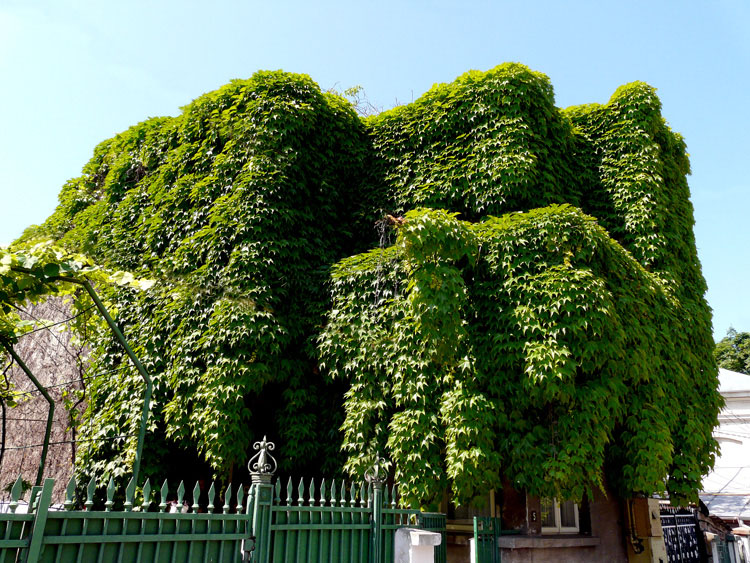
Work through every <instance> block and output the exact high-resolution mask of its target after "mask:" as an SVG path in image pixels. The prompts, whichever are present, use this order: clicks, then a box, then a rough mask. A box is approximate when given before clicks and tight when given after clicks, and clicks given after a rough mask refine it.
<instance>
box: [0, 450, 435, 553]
mask: <svg viewBox="0 0 750 563" xmlns="http://www.w3.org/2000/svg"><path fill="white" fill-rule="evenodd" d="M258 444H259V445H260V448H258V447H256V449H260V451H259V453H258V454H257V455H256V457H255V458H253V460H251V462H250V468H251V477H252V483H251V484H250V486H249V487H247V489H246V487H244V486H239V487H237V488H236V492H234V491H233V487H232V486H231V485H230V486H228V487H227V488H226V490H224V491H222V493H221V494H220V495H219V494H217V489H216V487H215V485H214V484H211V486H210V488H209V489H208V490H207V491H204V490H201V488H200V486H199V484H198V483H196V484H195V486H194V487H193V489H192V493H191V494H189V495H188V496H186V489H185V486H184V484H183V483H180V484H179V486H178V487H177V489H176V490H173V491H171V492H170V489H169V487H168V484H167V482H164V484H163V485H162V486H161V488H159V489H158V490H152V487H151V485H150V482H149V481H148V480H147V481H146V482H145V484H144V486H143V487H142V488H141V489H140V490H139V491H136V487H135V481H133V480H131V482H130V483H129V484H128V486H127V488H126V490H125V491H124V496H122V497H120V498H119V500H118V497H117V495H116V490H115V486H114V483H113V481H112V480H111V479H110V480H109V482H108V483H107V485H106V486H99V487H98V486H97V484H96V483H95V482H94V481H93V480H91V481H90V482H89V483H88V484H87V486H86V487H84V488H83V490H82V491H81V492H82V496H81V497H80V498H77V497H76V489H77V483H76V482H75V480H74V479H71V481H70V482H69V483H68V486H67V488H66V493H65V500H64V502H62V503H60V504H59V505H55V504H53V503H52V491H53V488H54V480H53V479H46V480H45V481H44V484H43V486H41V487H34V488H32V490H31V493H30V495H29V500H28V504H27V505H25V506H26V509H27V510H28V512H27V513H21V509H22V507H23V506H24V504H23V502H22V501H23V499H22V497H23V488H22V480H21V479H20V477H19V479H18V480H17V481H16V483H15V485H14V486H13V488H12V489H11V497H10V498H11V500H10V503H9V504H8V505H6V506H5V507H4V508H5V510H4V511H3V512H0V563H6V562H13V563H48V562H49V563H72V562H76V563H81V562H89V561H91V562H109V561H113V562H115V561H116V562H118V563H141V562H142V563H146V562H149V563H150V562H156V563H161V562H170V563H174V562H190V563H192V562H203V563H207V562H209V561H210V562H220V563H224V562H227V563H229V562H232V563H234V562H240V561H251V562H253V563H282V562H283V563H324V562H325V563H328V562H332V563H336V562H341V563H344V562H349V563H392V562H393V558H394V546H393V539H394V535H395V531H396V530H397V529H398V528H400V527H403V526H409V527H415V528H422V529H425V530H430V531H437V532H440V533H442V534H443V538H445V515H444V514H432V513H421V512H419V511H418V510H409V509H403V508H399V507H398V490H397V488H396V487H395V486H393V487H390V488H389V487H386V486H385V485H384V481H383V479H382V477H381V476H380V475H378V471H375V476H374V478H372V476H371V478H369V479H368V482H367V483H363V484H360V485H358V486H357V485H354V484H351V483H350V484H348V485H347V484H346V483H344V482H341V481H339V482H329V483H326V482H325V481H323V480H321V481H319V482H318V483H319V484H317V483H316V482H315V481H314V480H312V479H311V480H309V481H307V482H305V480H304V479H300V480H299V481H298V482H297V483H296V484H295V483H294V482H293V481H292V479H289V480H288V481H287V484H286V487H284V488H282V486H281V484H280V483H279V482H278V481H277V482H276V483H275V484H274V483H273V482H272V474H273V471H275V461H273V459H272V458H270V456H268V454H267V450H268V449H273V447H272V446H273V445H272V444H270V443H267V442H265V440H264V441H263V442H259V443H258ZM258 444H256V446H257V445H258ZM258 456H260V457H258ZM254 460H257V461H256V462H255V463H254ZM271 462H273V465H272V464H271ZM272 470H273V471H272ZM282 489H283V491H282ZM246 490H247V494H246ZM136 493H138V495H137V496H138V500H137V501H136ZM282 493H283V494H282ZM154 497H158V498H154ZM199 499H202V501H201V503H199ZM188 501H190V502H188ZM436 561H437V562H439V563H445V544H444V542H443V545H442V546H441V548H440V549H439V550H438V551H437V553H436Z"/></svg>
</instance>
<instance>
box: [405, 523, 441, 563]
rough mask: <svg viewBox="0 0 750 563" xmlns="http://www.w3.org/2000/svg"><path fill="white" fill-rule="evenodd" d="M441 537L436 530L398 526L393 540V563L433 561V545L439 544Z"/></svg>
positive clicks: (430, 562) (432, 562)
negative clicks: (428, 530)
mask: <svg viewBox="0 0 750 563" xmlns="http://www.w3.org/2000/svg"><path fill="white" fill-rule="evenodd" d="M442 539H443V538H442V536H441V535H440V534H439V533H438V532H427V531H425V530H419V529H417V528H399V529H398V530H396V538H395V541H394V549H395V553H394V559H393V563H434V561H435V546H438V545H440V543H441V542H442Z"/></svg>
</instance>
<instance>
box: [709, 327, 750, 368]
mask: <svg viewBox="0 0 750 563" xmlns="http://www.w3.org/2000/svg"><path fill="white" fill-rule="evenodd" d="M714 358H716V363H717V364H718V365H719V367H720V368H724V369H728V370H730V371H736V372H739V373H746V374H747V375H750V332H737V331H736V330H734V329H733V328H730V329H729V331H728V332H727V335H726V336H725V337H724V338H722V339H721V340H719V342H717V343H716V349H715V350H714Z"/></svg>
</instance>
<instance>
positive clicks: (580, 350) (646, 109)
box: [320, 65, 721, 505]
mask: <svg viewBox="0 0 750 563" xmlns="http://www.w3.org/2000/svg"><path fill="white" fill-rule="evenodd" d="M369 124H370V126H371V128H372V135H373V139H374V146H375V148H376V150H377V154H378V157H379V158H378V160H379V162H380V165H381V167H382V170H383V172H382V174H381V176H380V177H381V178H382V179H383V182H384V188H382V191H383V192H384V193H388V194H389V195H390V197H391V199H392V201H393V202H394V205H395V206H396V207H397V209H398V210H399V211H407V210H409V209H414V207H416V206H427V207H430V208H433V209H435V210H436V211H426V210H423V211H421V212H416V211H412V212H410V213H407V214H406V222H405V223H404V227H402V228H401V229H400V231H399V234H398V241H397V243H396V244H395V245H394V246H393V247H389V248H387V249H385V250H383V251H382V252H379V251H375V252H371V253H368V254H364V255H361V256H358V257H353V258H350V259H348V260H346V261H343V262H342V263H340V264H339V265H338V266H337V268H336V271H335V274H334V284H333V291H334V304H333V308H332V311H331V313H330V314H329V323H328V326H327V327H326V330H325V332H324V334H323V335H322V336H321V339H320V351H321V356H322V361H323V363H324V364H325V365H326V367H327V368H328V369H329V370H330V371H331V373H332V374H333V375H334V376H336V377H341V378H342V379H345V380H349V381H351V382H352V386H351V388H350V390H349V392H348V394H347V402H346V405H347V417H346V420H345V424H344V427H343V428H344V431H345V447H346V449H347V451H348V453H349V462H348V467H349V468H350V469H351V470H354V471H360V470H361V469H362V466H363V465H365V464H366V463H367V460H369V459H371V458H372V456H373V455H374V452H375V451H376V450H381V451H386V452H388V454H389V456H390V458H391V459H392V460H393V462H394V466H395V468H396V474H397V477H398V479H399V480H400V481H401V482H402V483H405V484H406V487H405V489H406V490H408V493H409V500H410V502H412V503H416V504H423V505H424V504H429V503H430V502H431V501H432V500H433V499H435V498H436V497H437V496H438V495H439V494H440V491H441V490H442V489H443V488H444V486H445V484H446V483H451V484H452V487H453V492H454V496H455V497H456V498H458V499H459V500H466V499H469V498H471V497H472V496H473V495H474V494H475V493H477V492H479V491H481V490H482V489H483V487H486V486H496V487H497V486H499V484H500V477H501V475H502V476H504V477H506V478H508V479H510V480H511V482H513V483H515V484H516V485H519V486H521V487H523V488H526V489H528V490H530V491H532V492H534V493H538V494H543V495H550V496H561V497H572V498H580V496H581V495H582V494H583V492H584V491H585V490H586V488H587V487H591V486H592V485H595V484H597V483H601V481H602V479H603V478H604V477H606V478H607V479H608V481H609V482H610V483H611V484H612V485H613V486H615V487H616V488H617V489H618V490H619V491H620V492H622V493H623V494H628V493H630V492H633V491H641V492H645V493H652V492H660V491H664V490H665V489H666V490H668V491H669V492H670V493H671V494H672V495H673V496H675V497H678V498H682V497H686V496H694V494H695V491H696V490H697V489H698V488H699V484H700V476H701V474H703V473H705V472H706V471H707V470H708V468H709V467H710V466H711V463H712V460H713V455H714V453H715V448H716V446H715V443H714V441H713V439H712V438H711V429H712V427H713V426H714V424H715V423H716V416H717V413H718V409H719V405H720V403H721V400H720V397H719V395H718V393H717V391H716V385H717V383H716V368H715V366H714V364H713V362H712V358H711V349H712V342H711V322H710V313H709V310H708V307H707V306H706V303H705V301H704V299H703V293H704V292H705V282H704V280H703V278H702V275H701V272H700V265H699V263H698V260H697V255H696V250H695V243H694V238H693V233H692V225H693V216H692V207H691V204H690V202H689V199H688V197H689V193H688V188H687V183H686V179H685V175H686V174H687V173H688V171H689V165H688V161H687V156H686V153H685V145H684V142H683V141H682V139H681V137H680V136H679V135H676V134H674V133H673V132H672V131H670V129H669V128H668V127H667V126H666V124H665V123H664V120H663V118H662V117H661V115H660V104H659V101H658V99H657V97H656V95H655V93H654V91H653V89H652V88H650V87H649V86H647V85H645V84H643V83H633V84H629V85H627V86H624V87H622V88H620V89H619V90H618V91H617V92H615V94H614V95H613V97H612V99H611V100H610V101H609V103H608V104H606V105H603V106H599V105H589V106H581V107H574V108H570V109H568V110H565V111H560V110H558V109H557V108H555V107H554V100H553V98H552V88H551V87H550V85H549V83H548V81H547V79H546V77H544V76H543V75H540V74H538V73H534V72H531V71H529V70H528V69H526V68H525V67H523V66H520V65H502V66H500V67H497V68H496V69H493V70H491V71H489V72H487V73H477V72H470V73H467V74H466V75H464V76H461V77H459V78H458V79H457V80H456V82H454V83H452V84H447V85H438V86H435V87H434V88H433V89H432V90H431V91H430V92H428V93H427V94H425V95H424V96H423V97H422V98H420V99H419V100H417V101H416V102H415V103H413V104H411V105H409V106H405V107H402V108H396V109H395V110H392V111H390V112H386V113H384V114H381V115H379V116H377V117H375V118H373V119H372V120H370V121H369ZM561 203H567V204H570V205H574V206H576V207H578V208H580V209H581V210H583V212H585V213H588V214H589V215H591V216H593V217H595V218H596V220H597V221H598V223H599V225H600V226H596V225H595V224H594V223H593V220H592V219H591V218H589V217H587V216H586V215H583V214H582V213H581V212H580V211H577V210H574V209H573V208H571V207H567V206H563V207H558V206H555V205H551V206H550V204H561ZM545 206H548V207H545ZM440 209H446V210H450V211H453V212H460V213H461V217H462V218H464V219H467V220H468V222H461V221H458V220H457V219H456V218H455V217H453V216H452V215H447V214H446V213H445V212H444V211H439V210H440ZM529 210H531V211H529ZM518 212H525V213H522V214H519V213H518ZM386 280H387V281H386ZM383 284H387V285H388V287H389V292H385V291H384V290H383V289H382V287H381V286H382V285H383ZM365 296H366V297H365ZM363 297H365V298H364V299H363Z"/></svg>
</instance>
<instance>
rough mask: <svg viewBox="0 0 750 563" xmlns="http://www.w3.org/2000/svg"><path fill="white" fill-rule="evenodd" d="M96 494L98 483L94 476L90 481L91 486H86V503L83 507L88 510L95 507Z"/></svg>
mask: <svg viewBox="0 0 750 563" xmlns="http://www.w3.org/2000/svg"><path fill="white" fill-rule="evenodd" d="M95 492H96V481H95V480H94V476H93V475H92V476H91V479H89V484H88V485H86V502H84V503H83V506H84V508H85V509H86V510H91V509H92V508H93V507H94V493H95Z"/></svg>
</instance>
